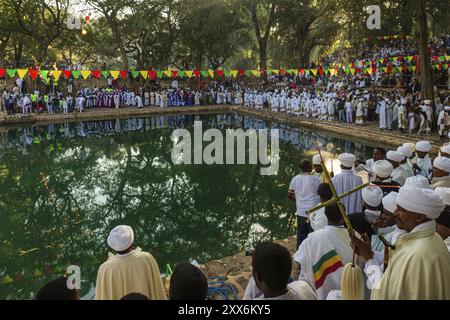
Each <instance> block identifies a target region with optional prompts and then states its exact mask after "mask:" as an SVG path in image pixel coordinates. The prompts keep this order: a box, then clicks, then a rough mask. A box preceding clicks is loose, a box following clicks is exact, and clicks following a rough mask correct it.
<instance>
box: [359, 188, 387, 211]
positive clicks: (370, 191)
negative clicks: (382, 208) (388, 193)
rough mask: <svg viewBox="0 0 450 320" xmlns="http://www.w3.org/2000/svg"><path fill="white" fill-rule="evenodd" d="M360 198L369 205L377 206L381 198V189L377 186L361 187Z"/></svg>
mask: <svg viewBox="0 0 450 320" xmlns="http://www.w3.org/2000/svg"><path fill="white" fill-rule="evenodd" d="M362 198H363V201H364V202H365V203H367V204H368V205H369V206H371V207H378V206H379V205H380V204H381V201H382V200H383V191H382V190H381V189H380V188H379V187H366V188H364V189H362Z"/></svg>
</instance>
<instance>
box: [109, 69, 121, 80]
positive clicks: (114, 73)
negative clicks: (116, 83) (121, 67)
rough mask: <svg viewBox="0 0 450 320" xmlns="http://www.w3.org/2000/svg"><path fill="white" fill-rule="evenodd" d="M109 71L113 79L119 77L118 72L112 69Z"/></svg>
mask: <svg viewBox="0 0 450 320" xmlns="http://www.w3.org/2000/svg"><path fill="white" fill-rule="evenodd" d="M109 73H110V74H111V77H113V79H114V80H117V78H118V77H119V73H120V72H119V71H116V70H114V71H110V72H109Z"/></svg>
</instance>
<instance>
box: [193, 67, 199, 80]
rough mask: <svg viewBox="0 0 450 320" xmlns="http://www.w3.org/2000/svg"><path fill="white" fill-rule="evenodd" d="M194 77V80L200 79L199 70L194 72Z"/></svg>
mask: <svg viewBox="0 0 450 320" xmlns="http://www.w3.org/2000/svg"><path fill="white" fill-rule="evenodd" d="M194 77H196V78H198V77H200V70H198V69H195V70H194Z"/></svg>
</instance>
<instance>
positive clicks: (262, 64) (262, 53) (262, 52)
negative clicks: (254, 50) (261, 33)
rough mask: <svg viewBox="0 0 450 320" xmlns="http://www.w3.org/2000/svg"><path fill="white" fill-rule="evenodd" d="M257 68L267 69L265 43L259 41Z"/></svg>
mask: <svg viewBox="0 0 450 320" xmlns="http://www.w3.org/2000/svg"><path fill="white" fill-rule="evenodd" d="M259 68H260V69H261V70H266V69H267V43H262V42H260V44H259Z"/></svg>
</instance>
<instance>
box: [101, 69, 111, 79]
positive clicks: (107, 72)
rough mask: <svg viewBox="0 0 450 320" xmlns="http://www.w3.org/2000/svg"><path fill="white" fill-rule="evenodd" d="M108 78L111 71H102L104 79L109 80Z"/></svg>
mask: <svg viewBox="0 0 450 320" xmlns="http://www.w3.org/2000/svg"><path fill="white" fill-rule="evenodd" d="M108 76H109V71H107V70H104V71H102V77H103V78H105V79H106V78H108Z"/></svg>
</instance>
